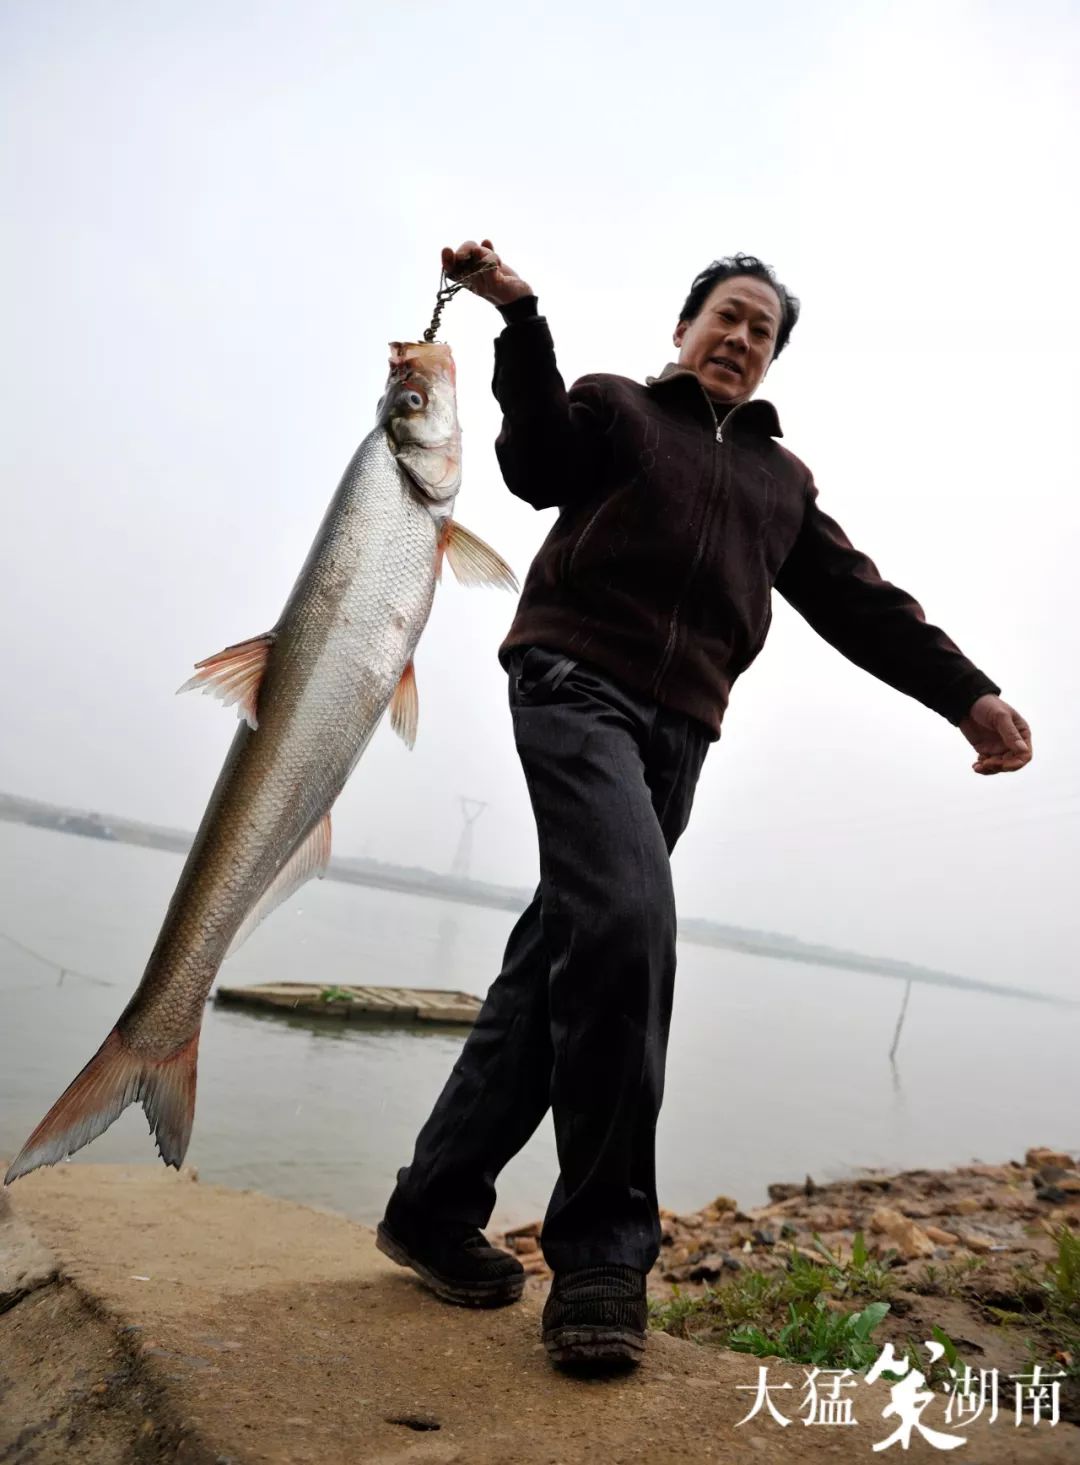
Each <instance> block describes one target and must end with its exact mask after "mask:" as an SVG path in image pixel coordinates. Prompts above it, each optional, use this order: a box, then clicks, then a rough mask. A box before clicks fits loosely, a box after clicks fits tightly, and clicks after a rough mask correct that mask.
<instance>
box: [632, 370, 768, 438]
mask: <svg viewBox="0 0 1080 1465" xmlns="http://www.w3.org/2000/svg"><path fill="white" fill-rule="evenodd" d="M687 380H689V381H692V382H693V383H694V385H695V386H696V387H697V389H698V391H699V393H700V395H701V396H702V397H704V398H705V400H706V401H708V400H709V399H708V397H707V396H706V395H705V389H704V387H702V385H701V383H700V382H699V381H698V378H697V374H696V373H695V372H693V371H691V370H690V368H689V367H688V366H679V365H677V364H676V363H675V362H673V361H669V362H668V364H667V365H666V366H665V367H664V369H663V371H662V372H661V373H660V375H659V376H647V377H646V378H645V385H646V386H647V387H650V388H654V389H655V388H656V387H659V388H661V390H664V391H666V390H668V388H669V386H670V384H671V383H673V382H677V381H687ZM736 412H737V413H738V425H739V430H740V431H742V430H743V429H744V428H745V429H747V430H748V431H750V432H755V433H759V434H761V435H762V436H764V437H783V436H784V433H783V430H782V428H781V426H780V418H779V416H778V415H777V411H776V408H775V407H774V406H773V404H772V403H771V402H766V401H765V400H764V398H760V397H752V398H751V399H750V401H749V402H742V403H740V404H739V406H738V407H733V408H732V409H731V411H730V412H729V413H728V414H727V416H728V417H729V418H730V417H732V416H734V415H735V413H736Z"/></svg>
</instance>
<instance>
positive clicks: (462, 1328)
mask: <svg viewBox="0 0 1080 1465" xmlns="http://www.w3.org/2000/svg"><path fill="white" fill-rule="evenodd" d="M10 1199H11V1209H12V1211H13V1213H14V1217H15V1222H14V1223H13V1222H12V1221H11V1220H10V1217H9V1220H8V1222H7V1223H6V1225H5V1227H4V1228H2V1229H0V1279H2V1278H3V1276H4V1263H3V1260H2V1257H3V1254H4V1251H5V1247H6V1248H7V1250H8V1251H12V1250H13V1248H14V1246H15V1241H14V1239H13V1238H14V1234H15V1223H18V1224H19V1225H20V1227H21V1234H20V1239H19V1245H20V1246H21V1247H22V1248H23V1252H22V1255H23V1257H24V1261H26V1260H27V1258H29V1263H28V1265H24V1268H23V1271H24V1273H25V1274H26V1276H28V1277H30V1276H32V1277H34V1278H35V1279H36V1280H34V1282H33V1285H29V1286H26V1287H24V1288H23V1291H22V1294H21V1295H20V1297H19V1298H18V1299H14V1300H13V1301H12V1303H11V1305H10V1306H9V1307H8V1310H7V1311H6V1312H4V1313H3V1314H2V1315H0V1462H4V1465H29V1462H34V1465H52V1462H54V1461H56V1462H64V1465H68V1462H82V1461H86V1462H87V1465H112V1462H113V1461H116V1462H121V1461H133V1462H147V1465H149V1462H160V1461H165V1460H170V1461H174V1460H175V1461H184V1462H192V1465H202V1462H208V1465H209V1462H213V1465H230V1462H231V1465H249V1462H250V1465H254V1462H309V1461H310V1462H319V1465H442V1462H445V1465H449V1462H462V1465H465V1462H467V1465H553V1462H556V1465H578V1462H589V1465H614V1462H625V1465H630V1462H643V1465H644V1462H649V1465H652V1462H697V1461H713V1462H732V1465H735V1462H738V1465H746V1462H758V1461H760V1462H762V1465H769V1462H777V1465H779V1462H785V1465H787V1462H794V1465H799V1462H803V1461H806V1462H810V1461H815V1462H816V1461H822V1462H833V1461H837V1460H851V1461H869V1460H872V1459H885V1460H889V1459H897V1458H900V1457H901V1456H902V1458H903V1459H904V1460H905V1461H916V1462H929V1461H932V1460H935V1461H936V1460H938V1459H940V1458H941V1455H942V1453H943V1452H942V1451H941V1450H939V1449H936V1448H933V1447H931V1446H930V1445H928V1444H926V1443H925V1442H924V1441H922V1440H921V1439H920V1437H919V1436H918V1435H916V1436H915V1439H914V1441H913V1444H912V1448H911V1449H910V1450H908V1451H907V1452H906V1453H905V1452H902V1451H900V1449H899V1448H898V1447H894V1448H893V1449H890V1450H888V1451H885V1452H883V1453H879V1454H874V1452H873V1449H872V1445H873V1443H874V1442H875V1441H880V1440H882V1439H884V1438H886V1437H887V1436H888V1435H889V1434H890V1433H891V1432H892V1431H893V1429H894V1428H895V1426H896V1420H895V1419H889V1420H885V1419H883V1418H882V1410H883V1409H884V1408H885V1406H886V1405H888V1403H889V1395H888V1391H887V1388H886V1386H885V1385H884V1384H878V1385H876V1386H874V1387H873V1388H870V1387H868V1386H866V1385H864V1384H860V1385H858V1387H857V1393H856V1394H855V1396H854V1397H855V1398H856V1399H857V1406H856V1409H857V1413H858V1415H859V1418H860V1423H859V1424H858V1425H856V1426H854V1427H848V1428H844V1427H838V1426H818V1427H809V1428H808V1427H806V1426H805V1425H804V1424H803V1423H802V1421H801V1418H800V1417H799V1414H798V1402H799V1400H800V1399H801V1398H802V1396H803V1390H804V1388H805V1374H804V1372H803V1370H802V1369H801V1368H791V1367H784V1366H782V1365H779V1364H772V1365H770V1369H769V1381H770V1382H771V1383H775V1384H782V1383H785V1382H788V1383H791V1384H792V1385H793V1387H792V1388H791V1389H790V1390H788V1391H786V1393H780V1394H776V1395H775V1396H774V1397H775V1398H776V1399H777V1400H778V1402H780V1403H781V1404H782V1405H783V1406H784V1410H785V1412H786V1413H788V1414H789V1415H790V1416H792V1418H793V1419H794V1421H795V1422H794V1423H793V1424H792V1425H791V1426H789V1427H788V1428H786V1429H782V1428H781V1427H780V1425H778V1424H777V1423H775V1422H774V1421H773V1420H772V1419H770V1418H768V1417H767V1416H758V1417H757V1418H755V1419H754V1420H752V1421H751V1422H750V1423H748V1424H746V1425H743V1426H742V1427H736V1426H737V1422H738V1421H739V1419H740V1418H741V1417H742V1416H743V1415H745V1414H746V1413H747V1411H748V1409H749V1408H750V1405H751V1403H752V1400H753V1392H752V1391H751V1392H750V1393H747V1392H745V1391H742V1392H740V1391H739V1389H738V1386H740V1385H750V1384H754V1383H755V1382H756V1379H757V1370H758V1361H757V1360H756V1359H752V1358H748V1357H745V1356H742V1355H738V1354H731V1353H721V1352H713V1351H711V1350H707V1349H704V1348H700V1347H696V1346H694V1345H692V1344H688V1343H681V1342H677V1341H675V1340H674V1339H671V1338H667V1337H663V1336H653V1337H651V1338H650V1340H649V1346H648V1351H647V1356H646V1362H645V1364H644V1365H643V1367H642V1368H641V1369H640V1370H638V1372H637V1373H636V1374H633V1375H631V1376H629V1377H626V1378H621V1379H615V1380H600V1381H582V1380H575V1379H568V1378H565V1377H563V1376H561V1375H559V1374H557V1373H555V1372H554V1371H553V1370H552V1369H551V1368H550V1366H549V1365H548V1363H547V1361H546V1358H545V1355H544V1352H543V1348H542V1345H541V1343H540V1338H539V1307H538V1304H537V1302H536V1300H535V1299H526V1301H525V1302H523V1303H522V1304H520V1305H518V1306H516V1307H511V1308H507V1309H502V1310H500V1311H497V1312H473V1311H469V1310H464V1309H457V1308H450V1307H446V1306H444V1305H443V1304H441V1303H439V1302H438V1301H436V1300H435V1299H434V1298H432V1297H430V1296H429V1295H428V1294H427V1293H426V1292H424V1291H423V1289H422V1288H421V1287H420V1286H419V1284H418V1283H416V1282H415V1280H414V1279H413V1278H412V1277H411V1274H409V1273H406V1272H404V1271H402V1270H401V1269H399V1268H396V1267H394V1266H393V1265H392V1264H390V1263H389V1262H387V1261H386V1260H385V1259H384V1258H383V1257H382V1256H380V1254H379V1253H378V1252H377V1251H376V1250H375V1246H374V1238H373V1236H372V1233H371V1232H370V1231H368V1230H367V1229H365V1228H363V1227H361V1226H358V1225H355V1224H353V1223H351V1222H349V1221H347V1220H345V1219H343V1218H341V1217H339V1216H334V1215H329V1214H326V1213H323V1212H318V1211H313V1210H309V1209H306V1208H304V1207H302V1206H296V1205H292V1204H289V1203H286V1202H283V1201H278V1200H272V1199H269V1198H267V1197H265V1196H260V1195H256V1194H253V1193H249V1192H238V1191H229V1190H225V1189H221V1188H219V1187H216V1186H207V1185H202V1184H198V1183H195V1182H194V1181H193V1180H192V1179H191V1178H190V1177H188V1176H187V1175H181V1176H176V1175H174V1174H173V1173H172V1172H166V1171H163V1170H157V1169H153V1168H150V1167H146V1168H140V1169H132V1168H121V1167H115V1166H99V1165H90V1164H74V1165H64V1166H60V1167H58V1168H56V1169H55V1170H51V1171H45V1172H38V1173H36V1174H34V1175H32V1176H29V1177H27V1178H26V1179H24V1180H21V1181H20V1182H19V1183H18V1185H17V1186H15V1187H14V1188H13V1190H12V1191H11V1192H10ZM8 1233H10V1236H9V1239H8V1240H7V1241H5V1239H4V1238H5V1235H6V1234H8ZM39 1246H40V1247H44V1248H45V1249H46V1251H47V1253H49V1254H51V1255H46V1254H45V1253H43V1252H42V1251H41V1250H40V1249H37V1248H38V1247H39ZM27 1248H30V1250H29V1252H28V1251H27ZM53 1259H55V1263H54V1262H53ZM54 1264H55V1267H56V1268H57V1270H58V1273H59V1279H58V1280H57V1279H53V1277H52V1270H53V1265H54ZM12 1297H13V1298H14V1291H13V1292H12ZM789 1401H790V1402H789ZM941 1413H942V1411H941V1405H940V1402H939V1401H935V1404H934V1406H933V1413H932V1416H931V1415H929V1414H928V1416H927V1419H928V1422H933V1423H936V1424H937V1425H938V1426H939V1427H940V1425H941V1423H942V1418H941ZM965 1433H966V1434H967V1435H968V1443H967V1446H966V1448H964V1449H962V1450H960V1451H957V1452H956V1456H955V1457H956V1458H958V1459H961V1460H963V1459H967V1460H971V1461H973V1462H974V1461H977V1462H978V1465H1031V1462H1035V1465H1066V1462H1074V1465H1075V1461H1076V1460H1077V1459H1078V1458H1080V1431H1077V1430H1075V1429H1073V1428H1072V1427H1069V1426H1064V1425H1061V1426H1058V1428H1057V1429H1050V1428H1048V1427H1046V1426H1042V1427H1040V1428H1039V1429H1038V1430H1033V1429H1032V1428H1031V1427H1030V1426H1028V1427H1026V1428H1023V1429H1017V1428H1016V1427H1015V1426H1014V1424H1013V1420H1012V1414H1011V1410H1010V1411H1009V1412H1007V1413H1005V1414H1003V1415H1002V1416H1000V1417H999V1418H998V1421H997V1422H996V1423H995V1424H994V1425H993V1426H990V1427H988V1428H979V1427H974V1428H971V1429H969V1430H967V1431H965Z"/></svg>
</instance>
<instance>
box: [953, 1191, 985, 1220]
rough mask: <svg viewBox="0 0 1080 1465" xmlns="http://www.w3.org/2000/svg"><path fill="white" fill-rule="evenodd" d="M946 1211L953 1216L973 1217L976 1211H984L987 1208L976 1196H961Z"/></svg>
mask: <svg viewBox="0 0 1080 1465" xmlns="http://www.w3.org/2000/svg"><path fill="white" fill-rule="evenodd" d="M948 1209H949V1210H950V1211H951V1212H952V1214H953V1215H955V1216H974V1215H975V1214H976V1212H977V1211H985V1210H986V1209H987V1207H986V1205H985V1204H984V1203H983V1202H982V1201H981V1200H979V1199H978V1198H977V1197H976V1196H973V1195H962V1196H960V1197H959V1198H958V1199H957V1200H954V1201H953V1203H952V1205H950V1206H949V1207H948Z"/></svg>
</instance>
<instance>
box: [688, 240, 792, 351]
mask: <svg viewBox="0 0 1080 1465" xmlns="http://www.w3.org/2000/svg"><path fill="white" fill-rule="evenodd" d="M733 275H750V276H751V277H752V278H753V279H755V280H764V281H765V283H766V285H771V286H772V288H773V289H774V290H775V291H776V293H777V295H778V296H779V298H780V328H779V330H778V331H777V333H776V350H775V351H774V352H773V357H774V358H775V357H777V356H779V355H780V352H781V351H782V350H783V349H784V347H785V346H786V345H787V343H788V337H789V336H790V335H791V332H792V330H793V329H794V326H795V322H796V321H797V320H798V319H799V301H798V298H797V297H796V296H794V295H792V294H791V292H790V291H789V290H788V289H786V287H785V286H783V285H781V283H780V281H779V280H778V279H777V278H776V276H775V275H774V274H773V271H772V268H771V266H769V265H767V264H764V263H763V262H762V261H761V260H760V259H758V257H757V255H755V254H733V255H730V256H725V258H724V259H714V260H713V262H712V264H711V265H709V267H708V268H707V269H704V270H702V272H701V274H700V275H698V277H697V279H696V280H695V281H694V283H693V284H692V285H691V286H690V294H689V295H688V296H687V297H686V303H685V304H684V305H683V308H682V312H681V314H680V316H679V319H680V320H696V319H697V317H698V316H699V315H700V314H701V308H702V306H703V305H704V304H705V302H706V300H708V298H709V296H710V294H711V293H712V290H713V287H714V286H715V285H718V284H719V283H720V281H721V280H730V279H731V277H732V276H733Z"/></svg>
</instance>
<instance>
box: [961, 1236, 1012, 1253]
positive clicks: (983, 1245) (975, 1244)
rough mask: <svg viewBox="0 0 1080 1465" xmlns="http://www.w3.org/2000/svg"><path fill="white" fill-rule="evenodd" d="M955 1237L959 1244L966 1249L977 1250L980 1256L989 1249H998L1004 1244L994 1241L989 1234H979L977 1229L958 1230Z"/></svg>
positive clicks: (989, 1250)
mask: <svg viewBox="0 0 1080 1465" xmlns="http://www.w3.org/2000/svg"><path fill="white" fill-rule="evenodd" d="M956 1239H957V1241H959V1243H960V1245H961V1246H966V1247H967V1249H968V1251H975V1252H978V1253H979V1254H980V1255H981V1256H986V1255H987V1253H988V1252H991V1251H1000V1250H1001V1249H1002V1247H1003V1246H1004V1244H1005V1243H1004V1242H1001V1241H995V1240H994V1239H993V1237H990V1236H980V1235H979V1233H978V1232H977V1231H960V1232H958V1233H957V1238H956Z"/></svg>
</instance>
